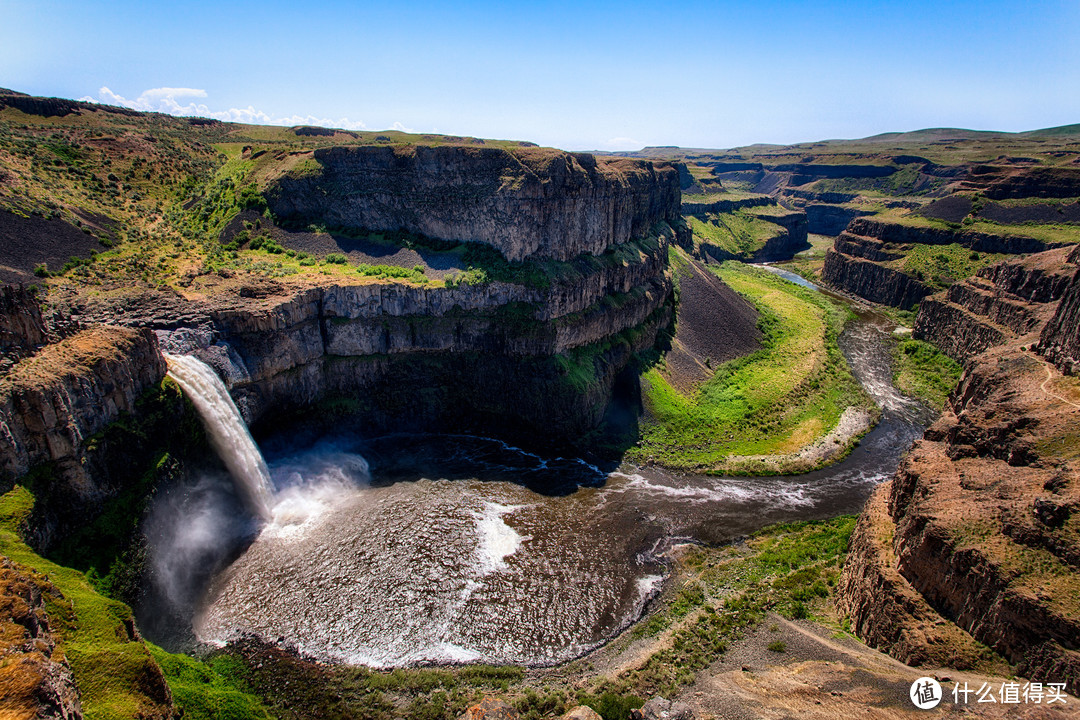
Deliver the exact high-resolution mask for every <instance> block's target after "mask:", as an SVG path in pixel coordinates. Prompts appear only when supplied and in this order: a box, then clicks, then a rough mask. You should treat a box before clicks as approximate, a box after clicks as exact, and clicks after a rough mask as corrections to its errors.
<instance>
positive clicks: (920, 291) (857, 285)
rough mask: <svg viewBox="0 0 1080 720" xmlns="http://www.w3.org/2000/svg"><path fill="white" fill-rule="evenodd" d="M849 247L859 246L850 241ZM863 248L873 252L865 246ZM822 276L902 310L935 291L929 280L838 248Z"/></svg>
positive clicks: (828, 258)
mask: <svg viewBox="0 0 1080 720" xmlns="http://www.w3.org/2000/svg"><path fill="white" fill-rule="evenodd" d="M842 237H844V236H843V235H841V238H842ZM847 247H848V249H850V248H851V247H855V245H854V244H853V243H850V242H849V243H848V245H847ZM860 251H864V252H872V251H871V250H869V249H865V250H864V249H863V248H860ZM821 279H822V280H823V281H825V282H826V283H827V284H829V285H832V286H833V287H835V288H839V289H841V290H844V291H846V292H850V293H852V294H854V295H858V296H859V297H861V298H865V299H867V300H869V301H871V302H876V303H882V304H883V305H892V306H894V307H898V308H900V309H901V310H910V309H911V308H913V307H914V306H915V305H916V304H918V303H919V301H920V300H922V299H923V298H924V297H926V296H927V295H929V294H930V293H931V292H932V291H933V290H932V288H930V287H929V286H928V285H926V284H925V283H923V282H920V281H919V280H916V279H915V278H913V277H911V276H910V275H906V274H904V273H903V272H901V271H899V270H895V269H893V268H889V267H885V266H883V265H880V264H878V263H877V262H875V261H874V260H872V259H866V258H863V257H857V256H852V255H847V254H845V253H843V252H841V251H839V250H836V249H830V250H829V252H828V253H826V255H825V265H824V266H823V267H822V270H821Z"/></svg>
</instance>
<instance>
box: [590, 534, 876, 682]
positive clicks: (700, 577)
mask: <svg viewBox="0 0 1080 720" xmlns="http://www.w3.org/2000/svg"><path fill="white" fill-rule="evenodd" d="M855 520H856V518H855V516H853V515H845V516H841V517H838V518H833V519H831V520H824V521H819V522H802V523H794V524H787V525H776V526H773V527H769V528H766V529H764V530H761V531H759V532H758V533H756V534H755V535H754V536H753V537H752V538H751V539H750V540H748V541H747V542H746V543H745V544H737V545H728V546H724V547H712V548H710V547H695V548H693V549H691V550H689V551H688V552H687V553H686V554H685V555H684V556H683V557H682V558H681V559H680V561H679V565H680V568H679V570H680V573H679V574H680V575H681V576H683V577H686V578H687V580H685V584H684V586H683V588H681V589H680V590H679V591H677V592H676V593H675V594H674V595H673V598H672V599H671V600H669V601H668V602H667V604H666V607H664V608H663V609H662V610H660V611H659V612H657V613H656V614H655V615H654V616H653V617H652V618H651V619H650V620H649V621H648V623H646V624H645V625H643V626H640V627H642V628H644V630H639V631H636V632H637V634H638V635H639V636H647V635H657V634H659V633H660V632H663V631H666V632H668V633H670V642H668V643H661V644H660V645H659V646H660V647H661V648H662V649H658V650H657V651H655V652H653V653H652V654H651V655H650V656H649V657H648V659H647V660H645V661H644V662H643V663H642V664H641V665H639V666H638V667H636V668H634V669H632V670H628V671H625V672H623V673H621V674H620V675H619V676H618V677H616V678H604V679H601V680H599V681H598V682H597V686H596V690H595V691H596V692H608V693H612V694H614V695H619V696H642V697H649V696H652V695H657V694H659V695H663V696H664V697H671V696H672V695H674V694H675V693H677V692H679V690H680V689H681V688H682V687H683V686H685V685H689V684H690V683H692V682H693V681H694V678H695V677H696V675H697V673H698V672H699V671H701V670H704V669H705V668H707V667H709V665H711V664H712V663H713V662H715V661H716V659H717V657H718V656H719V655H721V654H723V653H724V652H725V651H726V650H727V649H728V647H729V646H730V644H731V642H733V641H734V640H737V639H738V638H740V637H741V636H742V635H743V633H744V632H745V631H746V630H747V629H748V628H750V627H752V626H754V625H757V624H758V623H760V622H761V621H762V620H763V619H764V618H765V615H766V613H767V612H770V611H771V612H777V613H779V614H781V615H783V616H785V617H787V618H789V619H804V618H810V619H813V620H815V621H818V622H823V623H826V624H836V617H835V612H834V609H833V606H832V602H831V601H832V598H833V596H834V594H835V588H836V582H837V579H838V578H839V576H840V568H841V566H842V564H843V560H844V556H845V554H846V551H847V545H848V540H849V539H850V537H851V533H852V532H853V531H854V529H855ZM687 588H691V590H690V592H689V593H687V592H685V590H686V589H687ZM778 651H781V652H782V650H778Z"/></svg>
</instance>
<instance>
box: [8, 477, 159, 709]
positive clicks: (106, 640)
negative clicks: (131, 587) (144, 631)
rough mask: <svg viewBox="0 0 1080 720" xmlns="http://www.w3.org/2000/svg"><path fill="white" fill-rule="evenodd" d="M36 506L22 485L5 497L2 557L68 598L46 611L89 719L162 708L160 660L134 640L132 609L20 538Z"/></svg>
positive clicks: (48, 606) (49, 604) (52, 604)
mask: <svg viewBox="0 0 1080 720" xmlns="http://www.w3.org/2000/svg"><path fill="white" fill-rule="evenodd" d="M33 505H34V498H33V496H32V495H31V494H30V491H28V490H27V489H25V488H23V487H21V486H16V487H15V489H13V490H11V491H10V492H8V493H6V494H5V495H3V496H0V555H4V556H6V557H8V558H10V559H11V560H13V561H15V562H17V563H20V564H22V565H25V566H27V567H29V568H31V569H33V570H34V571H36V572H38V573H43V574H45V575H47V576H48V579H49V580H50V581H51V582H52V583H53V584H55V585H56V586H57V588H59V590H60V592H61V593H62V594H63V596H64V599H65V601H64V602H61V603H55V602H53V603H48V604H47V605H46V612H47V613H48V616H49V625H50V629H51V630H52V631H54V632H57V633H58V634H59V636H60V638H61V645H62V651H63V654H64V655H65V656H66V657H67V659H68V662H69V663H70V665H71V670H72V673H73V674H74V676H75V682H76V684H77V685H78V687H79V695H80V699H81V701H82V708H83V714H84V717H86V718H87V719H88V720H113V719H116V720H120V719H121V718H133V717H138V716H139V714H140V713H142V712H151V711H153V709H154V708H156V707H160V706H159V705H157V704H156V703H155V702H154V701H153V699H152V697H151V696H150V695H149V694H148V693H152V692H153V689H152V686H153V682H154V676H155V675H156V667H155V663H154V659H153V657H152V656H151V655H150V651H149V650H148V649H147V647H146V645H144V644H143V643H142V642H141V641H139V640H138V639H136V638H135V637H134V636H132V635H131V632H130V631H131V629H132V628H134V623H133V620H132V616H131V609H130V608H128V606H127V605H124V604H123V603H121V602H118V601H116V600H110V599H108V598H106V597H103V596H102V595H99V594H98V593H97V592H96V591H95V590H94V588H93V587H92V586H91V585H90V582H89V581H88V580H87V579H86V576H85V575H83V574H82V573H81V572H78V571H77V570H72V569H70V568H65V567H61V566H60V565H57V564H56V563H53V562H50V561H48V560H45V559H44V558H42V557H40V556H39V555H37V554H36V553H34V552H33V551H32V550H31V549H30V548H29V547H28V546H27V545H26V543H25V542H23V540H22V538H21V537H20V536H19V529H20V527H22V525H23V524H24V523H25V522H26V520H27V519H28V518H29V515H30V512H31V511H32V509H33Z"/></svg>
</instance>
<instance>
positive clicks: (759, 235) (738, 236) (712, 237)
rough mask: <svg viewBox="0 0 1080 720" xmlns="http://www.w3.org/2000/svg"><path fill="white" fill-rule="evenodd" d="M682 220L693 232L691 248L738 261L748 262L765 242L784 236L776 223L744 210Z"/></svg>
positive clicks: (782, 230)
mask: <svg viewBox="0 0 1080 720" xmlns="http://www.w3.org/2000/svg"><path fill="white" fill-rule="evenodd" d="M754 210H755V211H756V210H758V208H754ZM686 220H687V222H688V223H689V224H690V229H691V230H693V233H694V240H695V245H701V244H705V245H709V246H710V247H714V248H717V249H719V250H722V251H723V252H725V253H729V254H730V255H731V256H733V257H738V258H745V259H749V258H750V257H751V256H752V255H753V254H754V253H755V252H757V251H758V250H760V249H761V248H763V247H765V243H766V242H768V241H769V240H771V239H772V238H775V237H779V236H781V235H783V234H784V229H783V228H782V227H780V226H779V225H777V224H776V223H771V222H769V221H768V220H762V219H761V218H759V217H757V216H756V215H755V214H753V213H751V212H748V211H744V210H735V211H734V212H729V213H709V214H708V215H706V216H705V220H701V219H699V218H697V217H694V216H692V215H691V216H689V217H687V219H686Z"/></svg>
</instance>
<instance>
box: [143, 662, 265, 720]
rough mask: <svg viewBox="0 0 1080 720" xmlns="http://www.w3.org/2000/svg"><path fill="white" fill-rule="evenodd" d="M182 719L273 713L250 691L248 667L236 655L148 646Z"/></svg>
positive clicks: (261, 718) (253, 719) (260, 717)
mask: <svg viewBox="0 0 1080 720" xmlns="http://www.w3.org/2000/svg"><path fill="white" fill-rule="evenodd" d="M149 648H150V654H151V655H152V656H153V658H154V660H156V661H157V664H158V666H159V667H160V668H161V672H162V673H164V675H165V680H166V681H167V682H168V684H169V690H171V691H172V696H173V702H174V703H175V704H176V706H177V707H178V708H179V709H180V711H181V712H182V713H183V717H184V719H185V720H270V718H272V717H273V716H272V715H271V714H270V713H269V711H268V710H267V709H266V706H265V705H263V703H262V701H261V700H260V699H259V698H258V697H256V696H255V695H253V694H251V692H249V689H248V684H247V680H246V678H247V675H248V672H247V668H246V666H245V665H244V664H243V663H242V662H241V661H240V660H238V659H237V658H235V657H233V656H231V655H226V654H220V655H216V656H212V657H210V658H209V659H208V660H206V661H205V662H204V661H201V660H197V659H195V658H193V657H190V656H188V655H179V654H175V653H170V652H166V651H165V650H162V649H161V648H159V647H157V646H155V645H149Z"/></svg>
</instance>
